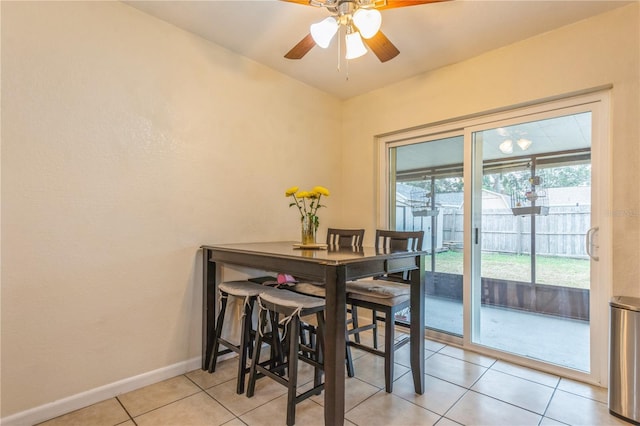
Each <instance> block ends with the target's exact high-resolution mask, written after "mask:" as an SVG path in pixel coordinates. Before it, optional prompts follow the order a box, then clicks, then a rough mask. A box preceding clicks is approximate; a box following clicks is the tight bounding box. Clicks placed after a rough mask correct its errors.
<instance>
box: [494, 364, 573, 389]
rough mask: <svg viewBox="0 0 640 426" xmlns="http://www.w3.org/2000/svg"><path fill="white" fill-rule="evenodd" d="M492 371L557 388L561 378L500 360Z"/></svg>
mask: <svg viewBox="0 0 640 426" xmlns="http://www.w3.org/2000/svg"><path fill="white" fill-rule="evenodd" d="M491 369H492V370H496V371H501V372H503V373H507V374H511V375H512V376H518V377H522V378H523V379H527V380H531V381H532V382H536V383H540V384H541V385H545V386H551V387H556V386H557V385H558V382H559V381H560V378H559V377H558V376H554V375H553V374H548V373H543V372H542V371H537V370H533V369H531V368H527V367H522V366H520V365H516V364H511V363H510V362H506V361H502V360H499V361H497V362H496V363H495V364H493V366H491Z"/></svg>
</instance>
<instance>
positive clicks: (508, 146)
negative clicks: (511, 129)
mask: <svg viewBox="0 0 640 426" xmlns="http://www.w3.org/2000/svg"><path fill="white" fill-rule="evenodd" d="M498 148H500V151H501V152H502V153H503V154H511V153H512V152H513V141H512V140H511V139H507V140H506V141H504V142H502V143H501V144H500V146H499V147H498Z"/></svg>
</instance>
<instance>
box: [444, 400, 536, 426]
mask: <svg viewBox="0 0 640 426" xmlns="http://www.w3.org/2000/svg"><path fill="white" fill-rule="evenodd" d="M446 417H447V418H448V419H451V420H453V421H455V422H458V423H461V424H463V425H518V426H527V425H531V426H537V425H538V423H539V422H540V419H541V418H542V416H539V415H537V414H534V413H532V412H530V411H527V410H524V409H522V408H518V407H514V406H513V405H510V404H507V403H506V402H502V401H498V400H497V399H493V398H490V397H488V396H485V395H481V394H479V393H476V392H473V391H469V392H467V393H466V394H465V395H464V396H463V397H462V398H461V399H460V401H458V402H457V403H456V404H455V405H454V406H453V408H452V409H451V410H449V411H448V412H447V413H446Z"/></svg>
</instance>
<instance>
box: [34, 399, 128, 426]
mask: <svg viewBox="0 0 640 426" xmlns="http://www.w3.org/2000/svg"><path fill="white" fill-rule="evenodd" d="M127 420H129V415H128V414H127V412H126V411H125V410H124V408H122V406H121V405H120V403H119V402H118V401H117V400H116V399H115V398H111V399H107V400H105V401H101V402H98V403H97V404H93V405H90V406H88V407H85V408H82V409H80V410H76V411H73V412H71V413H69V414H65V415H63V416H60V417H56V418H55V419H51V420H48V421H46V422H44V423H40V426H74V425H78V426H84V425H95V426H102V425H104V426H113V425H117V424H119V423H123V422H126V421H127Z"/></svg>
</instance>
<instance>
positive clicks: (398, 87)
mask: <svg viewBox="0 0 640 426" xmlns="http://www.w3.org/2000/svg"><path fill="white" fill-rule="evenodd" d="M639 6H640V3H634V4H632V5H629V6H626V7H623V8H619V9H616V10H614V11H612V12H609V13H606V14H602V15H600V16H597V17H594V18H592V19H588V20H585V21H581V22H578V23H576V24H574V25H571V26H567V27H564V28H562V29H559V30H556V31H553V32H549V33H545V34H543V35H540V36H537V37H535V38H531V39H528V40H525V41H523V42H520V43H517V44H513V45H510V46H507V47H504V48H502V49H498V50H494V51H492V52H489V53H487V54H484V55H481V56H478V57H476V58H473V59H471V60H468V61H464V62H461V63H458V64H455V65H451V66H448V67H445V68H441V69H438V70H436V71H433V72H430V73H426V74H423V75H419V76H417V77H415V78H411V79H408V80H404V81H401V82H399V83H397V84H395V85H393V86H389V87H386V88H383V89H380V90H377V91H375V92H372V93H370V94H366V95H363V96H360V97H356V98H352V99H351V100H348V101H346V102H345V103H344V108H343V114H344V116H343V117H344V118H343V133H342V143H343V147H344V148H343V158H344V161H345V166H344V167H343V170H344V185H343V186H342V187H341V191H343V193H344V194H348V195H349V196H348V197H346V198H345V200H348V202H349V203H350V204H349V206H348V207H349V208H344V209H343V211H344V212H345V213H346V216H344V217H342V218H341V219H342V220H344V221H346V222H348V221H350V220H351V221H353V220H356V219H357V218H359V217H360V218H363V219H364V220H366V221H367V222H366V226H367V229H369V230H373V229H375V227H376V225H377V223H376V216H375V211H376V210H375V208H376V188H375V187H374V185H372V184H371V182H375V181H376V173H377V169H376V162H375V158H376V145H375V142H374V138H375V136H376V135H380V134H386V133H391V132H397V131H400V130H403V129H408V128H412V127H415V126H423V125H426V124H428V123H436V122H439V121H442V120H450V119H455V118H456V117H464V116H468V115H471V114H477V113H481V112H483V111H491V110H494V109H498V108H503V107H507V106H510V105H518V104H521V103H529V102H533V101H536V100H542V99H548V98H552V97H555V96H559V95H563V94H568V93H572V92H579V91H583V90H587V89H591V88H596V87H600V86H603V85H613V90H612V102H611V104H612V108H611V146H612V166H611V168H612V170H613V173H612V180H613V186H612V188H611V194H612V197H613V202H612V213H611V214H609V215H608V217H607V218H605V219H608V220H611V225H612V230H613V235H612V240H613V292H614V293H615V294H623V295H628V296H638V297H640V186H638V182H640V167H638V164H640V120H638V117H640V87H639V84H640V23H639V22H640V19H639V17H640V11H639V10H640V7H639ZM343 207H344V206H343Z"/></svg>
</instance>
